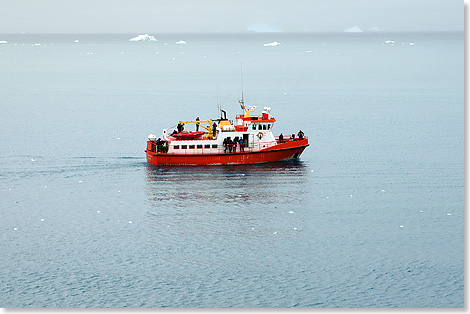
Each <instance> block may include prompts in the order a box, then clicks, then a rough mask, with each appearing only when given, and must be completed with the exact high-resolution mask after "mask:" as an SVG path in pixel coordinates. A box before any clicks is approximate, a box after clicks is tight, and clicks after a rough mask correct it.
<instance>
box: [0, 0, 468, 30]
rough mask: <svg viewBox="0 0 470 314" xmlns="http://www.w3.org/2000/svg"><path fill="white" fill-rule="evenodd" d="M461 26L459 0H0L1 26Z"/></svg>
mask: <svg viewBox="0 0 470 314" xmlns="http://www.w3.org/2000/svg"><path fill="white" fill-rule="evenodd" d="M353 26H358V27H359V28H360V29H362V30H363V31H370V30H371V28H375V29H379V30H381V31H386V32H396V31H399V32H401V31H463V30H464V2H463V1H457V0H383V1H380V0H271V1H268V0H247V1H245V0H199V1H196V0H194V1H188V0H169V1H160V0H129V1H124V0H0V33H19V32H29V33H149V34H150V33H171V32H175V33H191V32H245V31H247V30H249V29H258V30H282V31H284V32H304V31H309V32H342V31H343V30H344V29H346V28H350V27H353Z"/></svg>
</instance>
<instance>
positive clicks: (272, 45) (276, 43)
mask: <svg viewBox="0 0 470 314" xmlns="http://www.w3.org/2000/svg"><path fill="white" fill-rule="evenodd" d="M280 44H281V43H278V42H277V41H273V42H272V43H267V44H264V45H263V46H265V47H275V46H279V45H280Z"/></svg>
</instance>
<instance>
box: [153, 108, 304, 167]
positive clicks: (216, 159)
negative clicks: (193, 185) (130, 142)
mask: <svg viewBox="0 0 470 314" xmlns="http://www.w3.org/2000/svg"><path fill="white" fill-rule="evenodd" d="M240 105H241V107H242V109H243V110H244V111H245V113H244V114H241V115H238V116H236V118H235V120H234V121H229V120H228V119H227V114H226V112H225V111H224V110H221V118H220V119H214V120H212V119H211V120H199V118H197V119H196V120H194V121H180V122H179V124H178V127H177V129H176V130H175V129H163V134H162V137H161V138H158V139H157V137H156V136H155V135H153V134H150V135H149V136H148V141H147V149H146V150H145V152H146V154H147V162H148V163H150V164H152V165H174V166H186V165H240V164H259V163H268V162H277V161H283V160H295V159H298V158H299V157H300V155H301V154H302V152H303V151H304V149H305V148H306V147H307V146H308V145H309V144H308V138H307V137H306V136H304V134H303V132H302V131H301V130H300V131H299V132H298V134H292V135H291V136H286V137H284V136H283V135H282V133H281V135H279V136H278V137H275V136H274V135H273V133H272V130H273V126H274V123H275V122H276V119H275V118H274V117H273V116H272V115H271V108H270V107H264V110H263V111H262V114H261V116H253V115H251V113H253V112H254V111H255V110H256V106H254V107H251V106H250V108H249V109H247V108H246V107H245V105H244V103H243V101H240ZM222 113H223V117H222ZM193 123H194V124H195V125H196V131H191V132H188V131H185V130H184V125H185V124H193ZM207 124H208V125H207ZM199 128H202V129H204V131H199Z"/></svg>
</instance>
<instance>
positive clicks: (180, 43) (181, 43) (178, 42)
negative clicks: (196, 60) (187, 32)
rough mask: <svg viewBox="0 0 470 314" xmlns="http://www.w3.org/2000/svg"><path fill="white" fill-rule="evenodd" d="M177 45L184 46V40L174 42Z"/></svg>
mask: <svg viewBox="0 0 470 314" xmlns="http://www.w3.org/2000/svg"><path fill="white" fill-rule="evenodd" d="M176 44H177V45H184V44H186V42H185V41H184V40H180V41H177V42H176Z"/></svg>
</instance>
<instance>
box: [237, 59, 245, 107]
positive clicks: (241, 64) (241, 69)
mask: <svg viewBox="0 0 470 314" xmlns="http://www.w3.org/2000/svg"><path fill="white" fill-rule="evenodd" d="M240 76H241V83H242V100H239V101H238V102H239V103H240V106H241V107H242V109H243V110H245V100H244V99H243V63H242V62H240Z"/></svg>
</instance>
